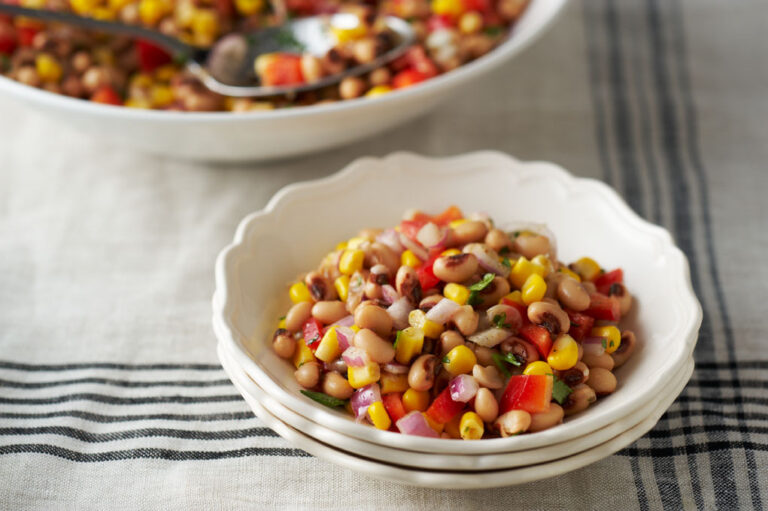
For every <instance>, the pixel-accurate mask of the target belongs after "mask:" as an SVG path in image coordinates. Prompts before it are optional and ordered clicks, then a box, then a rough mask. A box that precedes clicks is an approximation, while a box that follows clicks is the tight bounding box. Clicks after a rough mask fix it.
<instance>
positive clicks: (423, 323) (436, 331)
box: [408, 309, 445, 339]
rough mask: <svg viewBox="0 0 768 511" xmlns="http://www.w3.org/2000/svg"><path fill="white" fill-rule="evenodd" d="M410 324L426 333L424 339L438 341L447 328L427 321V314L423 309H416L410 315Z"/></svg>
mask: <svg viewBox="0 0 768 511" xmlns="http://www.w3.org/2000/svg"><path fill="white" fill-rule="evenodd" d="M408 324H409V325H411V326H412V327H413V328H418V329H420V330H421V331H422V332H424V337H429V338H430V339H437V338H438V337H440V334H442V333H443V331H444V330H445V327H443V325H439V324H437V323H435V322H434V321H432V320H429V319H427V314H426V313H425V312H424V311H423V310H421V309H414V310H412V311H411V312H410V313H409V314H408Z"/></svg>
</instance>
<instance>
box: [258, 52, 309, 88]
mask: <svg viewBox="0 0 768 511" xmlns="http://www.w3.org/2000/svg"><path fill="white" fill-rule="evenodd" d="M259 78H260V79H261V83H262V84H263V85H267V86H279V85H294V84H297V83H304V73H302V71H301V56H299V55H293V54H291V53H280V54H276V55H274V56H273V58H270V59H268V60H267V61H266V64H265V65H264V69H263V70H262V71H261V75H260V76H259Z"/></svg>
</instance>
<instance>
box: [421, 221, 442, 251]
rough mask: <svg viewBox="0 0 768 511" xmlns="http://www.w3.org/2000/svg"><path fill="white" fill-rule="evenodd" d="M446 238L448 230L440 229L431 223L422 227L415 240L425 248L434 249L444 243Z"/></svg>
mask: <svg viewBox="0 0 768 511" xmlns="http://www.w3.org/2000/svg"><path fill="white" fill-rule="evenodd" d="M447 237H448V230H447V229H441V228H440V227H438V226H437V225H435V224H433V223H432V222H427V223H426V224H424V227H422V228H421V229H419V232H418V233H416V240H417V241H418V242H419V243H421V244H422V245H424V246H425V247H427V248H432V247H436V246H438V245H441V244H443V243H445V240H446V238H447Z"/></svg>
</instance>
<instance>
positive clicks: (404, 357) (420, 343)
mask: <svg viewBox="0 0 768 511" xmlns="http://www.w3.org/2000/svg"><path fill="white" fill-rule="evenodd" d="M395 344H396V345H395V360H397V361H398V362H400V363H401V364H409V363H410V362H411V359H413V357H415V356H416V355H418V354H419V353H421V348H422V347H424V331H423V330H421V329H419V328H414V327H412V326H411V327H408V328H405V329H403V330H401V331H399V332H398V333H397V340H396V343H395Z"/></svg>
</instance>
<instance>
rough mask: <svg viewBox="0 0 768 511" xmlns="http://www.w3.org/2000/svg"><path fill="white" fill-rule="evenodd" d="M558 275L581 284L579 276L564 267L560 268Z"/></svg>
mask: <svg viewBox="0 0 768 511" xmlns="http://www.w3.org/2000/svg"><path fill="white" fill-rule="evenodd" d="M557 271H559V272H560V273H562V274H565V275H567V276H569V277H571V278H572V279H575V280H576V281H577V282H581V277H579V274H578V273H576V272H574V271H572V270H571V269H570V268H566V267H565V266H561V267H560V269H559V270H557Z"/></svg>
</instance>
